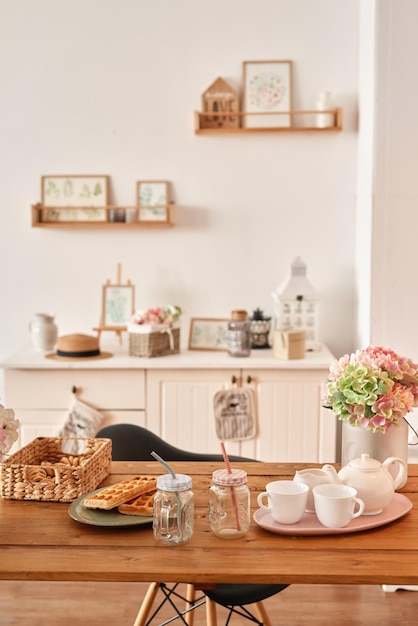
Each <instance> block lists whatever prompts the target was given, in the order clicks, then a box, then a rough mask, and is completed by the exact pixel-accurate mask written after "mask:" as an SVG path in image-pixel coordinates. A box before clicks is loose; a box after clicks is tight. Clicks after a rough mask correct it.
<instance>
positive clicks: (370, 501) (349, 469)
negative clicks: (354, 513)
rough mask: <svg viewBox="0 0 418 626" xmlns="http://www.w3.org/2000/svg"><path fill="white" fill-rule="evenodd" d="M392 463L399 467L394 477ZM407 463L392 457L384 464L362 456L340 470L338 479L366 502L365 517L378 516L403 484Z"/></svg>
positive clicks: (366, 455)
mask: <svg viewBox="0 0 418 626" xmlns="http://www.w3.org/2000/svg"><path fill="white" fill-rule="evenodd" d="M392 463H397V464H398V465H399V469H398V473H397V475H396V477H395V478H393V477H392V475H391V473H390V472H389V470H388V467H389V466H390V465H391V464H392ZM406 471H407V467H406V463H405V461H403V460H402V459H400V458H398V457H395V456H391V457H389V458H388V459H386V461H384V462H383V463H380V461H377V460H376V459H371V458H370V457H369V455H368V454H361V455H360V458H358V459H353V460H352V461H350V462H349V463H348V464H347V465H345V466H344V467H343V468H341V469H340V471H339V472H338V477H339V478H340V479H341V480H342V481H343V483H345V484H346V485H349V486H350V487H354V489H356V490H357V496H358V497H359V498H361V499H362V500H363V501H364V504H365V507H364V513H363V515H377V514H378V513H381V512H382V510H383V509H384V508H385V506H387V505H388V504H389V502H390V501H391V500H392V498H393V495H394V493H395V490H396V489H397V488H398V487H400V486H401V484H403V481H404V480H405V476H406Z"/></svg>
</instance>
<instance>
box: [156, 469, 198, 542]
mask: <svg viewBox="0 0 418 626" xmlns="http://www.w3.org/2000/svg"><path fill="white" fill-rule="evenodd" d="M193 527H194V495H193V491H192V479H191V478H190V476H187V475H186V474H177V475H176V477H175V478H174V477H173V476H171V475H170V474H164V475H162V476H158V478H157V493H156V494H155V498H154V517H153V532H154V537H155V538H156V539H159V540H160V541H162V542H163V543H164V544H166V545H168V546H178V545H181V544H183V543H187V542H188V541H190V539H191V538H192V535H193Z"/></svg>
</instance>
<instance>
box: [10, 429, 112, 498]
mask: <svg viewBox="0 0 418 626" xmlns="http://www.w3.org/2000/svg"><path fill="white" fill-rule="evenodd" d="M69 450H78V451H79V452H69ZM81 451H82V452H81ZM111 460H112V441H111V440H110V439H97V438H90V439H83V438H70V437H55V438H50V437H37V438H36V439H34V441H32V442H31V443H29V444H27V445H26V446H24V447H23V448H21V449H20V450H18V451H17V452H15V453H14V454H12V455H11V456H10V457H9V458H8V459H7V460H6V461H4V462H2V463H1V465H0V495H1V497H2V498H7V499H12V500H45V501H48V500H49V501H53V502H72V501H73V500H75V499H76V498H78V497H79V496H81V495H82V494H84V493H89V492H90V491H93V490H94V489H96V487H98V485H100V483H101V482H102V481H103V480H104V479H105V478H106V477H107V476H108V475H109V474H110V465H111Z"/></svg>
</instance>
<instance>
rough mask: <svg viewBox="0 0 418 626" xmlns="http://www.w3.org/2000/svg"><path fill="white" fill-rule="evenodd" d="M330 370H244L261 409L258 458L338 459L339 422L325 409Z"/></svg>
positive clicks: (300, 460) (316, 461) (295, 460)
mask: <svg viewBox="0 0 418 626" xmlns="http://www.w3.org/2000/svg"><path fill="white" fill-rule="evenodd" d="M327 374H328V370H314V369H312V370H300V369H289V370H283V369H281V370H254V371H251V370H249V369H248V370H243V380H247V378H248V377H250V379H251V385H252V386H253V388H254V389H255V390H256V395H257V406H258V425H259V429H258V439H257V458H258V459H260V460H262V461H277V462H296V463H297V462H306V463H309V462H312V463H331V462H334V461H335V458H336V432H337V425H336V418H335V416H334V415H333V414H332V412H331V411H329V410H327V409H324V408H322V406H321V387H322V385H323V383H324V381H325V380H326V378H327Z"/></svg>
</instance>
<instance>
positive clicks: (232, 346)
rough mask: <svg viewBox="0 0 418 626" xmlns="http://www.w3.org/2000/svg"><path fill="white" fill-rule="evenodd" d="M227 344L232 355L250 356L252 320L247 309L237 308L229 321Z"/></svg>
mask: <svg viewBox="0 0 418 626" xmlns="http://www.w3.org/2000/svg"><path fill="white" fill-rule="evenodd" d="M227 346H228V354H229V355H230V356H250V354H251V321H250V320H249V319H248V313H247V311H243V310H241V309H236V310H234V311H232V313H231V319H230V320H229V322H228V330H227Z"/></svg>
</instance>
